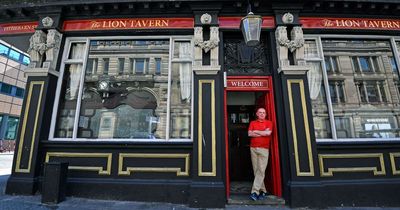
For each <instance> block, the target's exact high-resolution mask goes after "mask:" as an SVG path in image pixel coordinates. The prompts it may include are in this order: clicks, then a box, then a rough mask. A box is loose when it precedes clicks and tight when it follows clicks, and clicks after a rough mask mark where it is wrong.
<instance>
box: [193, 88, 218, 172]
mask: <svg viewBox="0 0 400 210" xmlns="http://www.w3.org/2000/svg"><path fill="white" fill-rule="evenodd" d="M203 84H210V85H211V167H212V169H211V171H209V172H208V171H207V172H206V171H203V138H204V136H203ZM198 97H199V100H198V101H199V103H198V107H199V117H198V139H197V146H198V148H199V153H198V158H197V159H198V176H216V175H217V160H216V134H215V81H214V80H199V96H198Z"/></svg>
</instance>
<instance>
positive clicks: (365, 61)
mask: <svg viewBox="0 0 400 210" xmlns="http://www.w3.org/2000/svg"><path fill="white" fill-rule="evenodd" d="M358 59H359V60H360V65H361V70H362V71H363V72H371V71H372V69H371V65H370V63H369V58H368V57H359V58H358Z"/></svg>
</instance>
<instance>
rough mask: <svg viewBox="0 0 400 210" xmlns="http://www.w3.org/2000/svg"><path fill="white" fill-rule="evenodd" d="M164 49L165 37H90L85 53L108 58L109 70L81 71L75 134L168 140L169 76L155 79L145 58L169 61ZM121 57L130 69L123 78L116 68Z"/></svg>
mask: <svg viewBox="0 0 400 210" xmlns="http://www.w3.org/2000/svg"><path fill="white" fill-rule="evenodd" d="M168 49H169V41H168V40H157V41H156V40H151V41H150V40H123V41H109V40H107V41H91V47H90V50H89V55H88V56H89V57H90V58H92V59H96V58H100V57H102V58H103V60H109V62H108V69H109V71H108V73H107V71H102V72H103V74H101V73H100V72H101V71H99V73H98V74H97V76H94V75H91V74H88V73H86V74H85V75H86V76H85V81H84V85H83V96H82V102H81V108H80V116H79V124H78V136H77V137H78V138H86V139H166V130H167V128H166V125H167V123H166V120H167V99H168V97H167V95H166V94H167V93H168V75H166V76H165V77H161V76H159V77H158V78H157V79H155V78H154V77H153V74H154V72H153V73H151V72H149V71H148V65H149V64H148V63H149V60H154V58H155V57H157V58H160V57H162V58H165V59H167V60H168V57H169V50H168ZM139 51H140V52H141V53H140V56H141V58H137V57H136V56H137V55H138V52H139ZM104 57H107V58H104ZM121 58H123V59H121ZM125 59H129V60H128V61H129V63H130V67H129V68H130V69H132V70H134V71H129V72H128V71H127V72H126V73H125V72H124V76H123V77H121V76H118V73H117V72H120V70H121V65H122V64H121V62H122V60H125ZM99 68H100V67H99ZM127 69H128V68H127ZM86 71H90V70H89V69H88V68H87V69H86ZM138 73H139V74H140V75H137V74H138ZM189 104H190V103H189ZM189 106H190V105H189ZM188 115H190V112H189V113H188Z"/></svg>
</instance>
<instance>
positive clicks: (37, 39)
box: [28, 30, 46, 68]
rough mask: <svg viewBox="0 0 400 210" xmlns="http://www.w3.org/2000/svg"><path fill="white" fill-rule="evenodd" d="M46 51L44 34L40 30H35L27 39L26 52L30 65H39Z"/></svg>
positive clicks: (33, 66)
mask: <svg viewBox="0 0 400 210" xmlns="http://www.w3.org/2000/svg"><path fill="white" fill-rule="evenodd" d="M45 51H46V34H45V33H44V32H43V31H42V30H36V31H35V33H34V34H33V35H32V36H31V38H30V39H29V48H28V53H29V56H30V59H31V63H30V64H29V66H30V67H32V68H35V67H40V66H41V64H42V62H43V55H44V52H45Z"/></svg>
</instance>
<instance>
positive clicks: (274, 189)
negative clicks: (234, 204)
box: [224, 76, 282, 198]
mask: <svg viewBox="0 0 400 210" xmlns="http://www.w3.org/2000/svg"><path fill="white" fill-rule="evenodd" d="M230 80H241V81H254V80H255V81H257V80H263V81H265V80H266V81H265V82H266V83H267V84H266V85H264V86H262V87H229V86H228V87H226V88H225V90H224V120H225V165H226V196H227V198H229V196H230V178H229V142H228V110H227V101H226V96H227V92H228V91H229V92H231V91H232V92H233V91H235V92H266V93H267V95H266V98H265V100H266V104H267V107H265V108H266V110H267V112H268V116H270V118H271V120H272V122H273V125H274V131H275V132H273V133H272V142H271V148H270V161H269V166H268V169H267V174H268V173H269V174H270V175H271V176H272V179H270V180H269V181H270V183H271V186H267V188H268V190H269V191H270V192H271V193H272V194H274V195H276V196H279V197H281V196H282V181H281V168H280V159H279V143H278V135H277V131H278V129H277V126H276V117H275V116H276V115H275V103H274V90H273V85H272V77H271V76H228V77H227V83H229V81H230ZM267 178H268V177H267Z"/></svg>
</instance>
